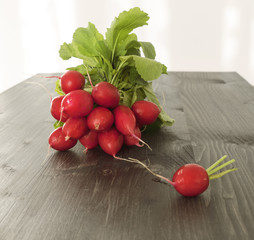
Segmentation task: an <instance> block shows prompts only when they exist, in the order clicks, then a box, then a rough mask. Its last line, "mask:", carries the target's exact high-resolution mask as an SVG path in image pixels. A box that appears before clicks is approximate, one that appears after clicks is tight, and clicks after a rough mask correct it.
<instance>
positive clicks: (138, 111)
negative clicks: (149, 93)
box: [131, 100, 161, 125]
mask: <svg viewBox="0 0 254 240" xmlns="http://www.w3.org/2000/svg"><path fill="white" fill-rule="evenodd" d="M131 109H132V111H133V112H134V115H135V117H136V120H137V122H138V123H139V124H140V125H149V124H152V123H154V122H155V121H156V119H157V117H158V116H159V114H160V112H161V110H160V109H159V108H158V106H157V105H156V104H155V103H153V102H149V101H145V100H141V101H136V102H135V103H134V104H133V105H132V107H131Z"/></svg>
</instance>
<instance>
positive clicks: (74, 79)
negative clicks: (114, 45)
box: [49, 70, 237, 197]
mask: <svg viewBox="0 0 254 240" xmlns="http://www.w3.org/2000/svg"><path fill="white" fill-rule="evenodd" d="M88 78H89V81H90V84H91V86H92V93H91V94H90V93H88V92H86V91H85V90H83V88H84V87H85V78H84V76H83V75H82V74H81V73H79V72H77V71H72V70H71V71H68V72H66V73H65V74H63V75H62V76H61V77H60V78H59V79H60V84H61V89H62V91H63V92H64V93H65V95H64V96H58V97H55V98H53V99H52V101H51V114H52V116H53V117H54V118H55V119H56V120H58V121H59V122H62V123H64V124H63V126H60V127H58V128H57V129H55V130H54V131H53V132H52V133H51V134H50V136H49V145H50V147H51V148H53V149H55V150H58V151H66V150H68V149H70V148H72V147H74V146H75V145H76V144H77V142H78V141H79V142H80V143H81V144H82V145H83V146H84V147H85V151H87V150H88V149H93V148H96V147H97V146H100V147H101V149H102V150H103V151H104V152H105V153H107V154H109V155H111V156H113V157H114V158H116V159H119V160H124V161H128V162H132V163H138V164H140V165H141V166H143V167H144V168H146V169H147V170H148V171H149V172H150V173H152V174H153V175H154V176H156V177H158V178H159V179H161V180H164V182H167V183H168V184H170V185H172V186H173V187H174V188H175V189H176V191H178V192H179V193H180V194H182V195H183V196H188V197H192V196H197V195H199V194H201V193H202V192H204V191H205V190H206V189H207V188H208V186H209V180H211V179H215V178H219V177H222V176H223V175H225V174H227V173H229V172H232V171H235V170H237V169H236V168H232V169H229V170H225V171H223V172H220V173H217V174H215V173H216V172H217V171H219V170H220V169H222V168H224V167H225V166H227V165H229V164H231V163H233V162H234V161H235V160H234V159H232V160H230V161H228V162H226V163H224V164H222V165H221V166H217V165H218V164H220V163H221V162H222V161H223V160H224V159H225V158H226V156H223V157H222V158H221V159H219V160H218V161H217V162H216V163H214V164H213V165H212V166H210V167H209V168H208V169H204V168H203V167H202V166H200V165H198V164H186V165H184V166H182V167H180V168H179V169H178V170H177V171H176V172H175V174H174V175H173V179H172V181H171V180H169V179H168V178H166V177H164V176H161V175H159V174H157V173H155V172H153V171H152V170H151V169H150V168H149V167H148V166H147V165H145V164H144V163H143V162H141V161H139V160H137V159H133V158H128V159H126V158H121V157H118V156H116V154H117V153H118V152H119V151H120V149H121V148H122V147H123V145H127V146H132V145H136V146H138V147H143V146H144V145H147V146H148V147H149V145H148V144H147V143H145V142H144V141H143V140H142V139H141V131H140V127H141V126H146V125H149V124H152V123H153V122H155V121H156V119H157V117H158V115H159V114H160V109H159V107H158V106H157V105H156V104H154V103H152V102H149V101H145V100H141V101H136V102H135V103H134V104H133V105H132V107H131V108H129V107H127V106H125V105H120V104H119V102H120V94H119V91H118V89H117V88H116V87H115V86H114V85H112V84H110V83H108V82H99V83H97V84H96V85H95V86H93V84H92V81H91V78H90V76H89V74H88ZM149 148H150V147H149ZM150 150H151V148H150Z"/></svg>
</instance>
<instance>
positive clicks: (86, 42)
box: [72, 22, 104, 57]
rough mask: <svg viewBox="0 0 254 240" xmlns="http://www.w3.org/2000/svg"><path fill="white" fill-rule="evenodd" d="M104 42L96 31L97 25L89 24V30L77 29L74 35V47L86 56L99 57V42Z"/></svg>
mask: <svg viewBox="0 0 254 240" xmlns="http://www.w3.org/2000/svg"><path fill="white" fill-rule="evenodd" d="M102 40H104V38H103V35H101V34H100V33H99V32H98V30H97V29H96V27H95V25H94V24H92V23H90V22H89V23H88V27H87V28H82V27H80V28H77V29H76V31H75V32H74V34H73V40H72V45H73V47H74V48H76V49H77V50H78V51H79V52H80V53H81V54H82V55H84V56H88V57H89V56H98V55H99V52H98V49H97V48H96V44H97V41H102Z"/></svg>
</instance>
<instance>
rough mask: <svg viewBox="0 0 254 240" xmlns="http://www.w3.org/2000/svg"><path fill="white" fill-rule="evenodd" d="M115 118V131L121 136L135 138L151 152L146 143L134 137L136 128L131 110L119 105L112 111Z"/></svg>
mask: <svg viewBox="0 0 254 240" xmlns="http://www.w3.org/2000/svg"><path fill="white" fill-rule="evenodd" d="M113 112H114V117H115V126H116V129H117V130H118V131H119V132H120V133H122V134H123V135H131V136H132V137H133V138H136V139H137V140H138V141H140V142H142V143H143V144H145V145H147V146H148V148H149V149H150V150H152V149H151V148H150V147H149V145H148V144H147V143H145V142H144V141H143V140H141V139H140V138H139V137H138V136H136V135H135V133H134V129H135V127H136V118H135V115H134V113H133V112H132V110H131V109H130V108H129V107H127V106H124V105H119V106H118V107H116V108H115V109H114V111H113Z"/></svg>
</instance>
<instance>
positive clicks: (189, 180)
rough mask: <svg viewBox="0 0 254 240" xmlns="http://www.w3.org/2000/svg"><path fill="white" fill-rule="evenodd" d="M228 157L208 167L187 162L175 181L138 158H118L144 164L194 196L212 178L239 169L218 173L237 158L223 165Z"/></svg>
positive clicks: (176, 186) (183, 193)
mask: <svg viewBox="0 0 254 240" xmlns="http://www.w3.org/2000/svg"><path fill="white" fill-rule="evenodd" d="M226 158H227V156H226V155H225V156H223V157H222V158H220V159H219V160H218V161H217V162H215V163H214V164H212V165H211V166H210V167H209V168H207V169H205V168H203V167H202V166H200V165H198V164H195V163H190V164H185V165H183V166H182V167H180V168H179V169H178V170H177V171H176V172H175V174H174V176H173V181H171V180H169V179H167V178H165V177H163V176H161V175H159V174H157V173H155V172H153V171H152V170H151V169H150V168H149V167H148V166H147V165H145V164H144V163H142V162H140V161H139V160H137V159H133V158H129V159H124V158H118V159H119V160H124V161H128V162H133V163H138V164H140V165H142V166H143V167H144V168H146V169H147V170H148V171H149V172H150V173H152V174H153V175H154V176H156V177H158V178H161V179H163V180H164V181H166V182H167V183H169V184H171V185H172V186H173V187H174V188H175V189H176V191H177V192H179V193H180V194H182V195H183V196H186V197H194V196H197V195H199V194H201V193H203V192H204V191H205V190H206V189H207V188H208V186H209V181H210V180H212V179H216V178H220V177H222V176H224V175H225V174H227V173H230V172H233V171H235V170H237V168H231V169H228V170H224V171H223V172H219V173H216V172H218V171H219V170H220V169H222V168H224V167H226V166H227V165H229V164H231V163H233V162H235V159H232V160H230V161H227V162H225V163H224V164H222V165H219V164H220V163H221V162H222V161H223V160H224V159H226ZM218 165H219V166H218ZM214 173H216V174H214Z"/></svg>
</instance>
